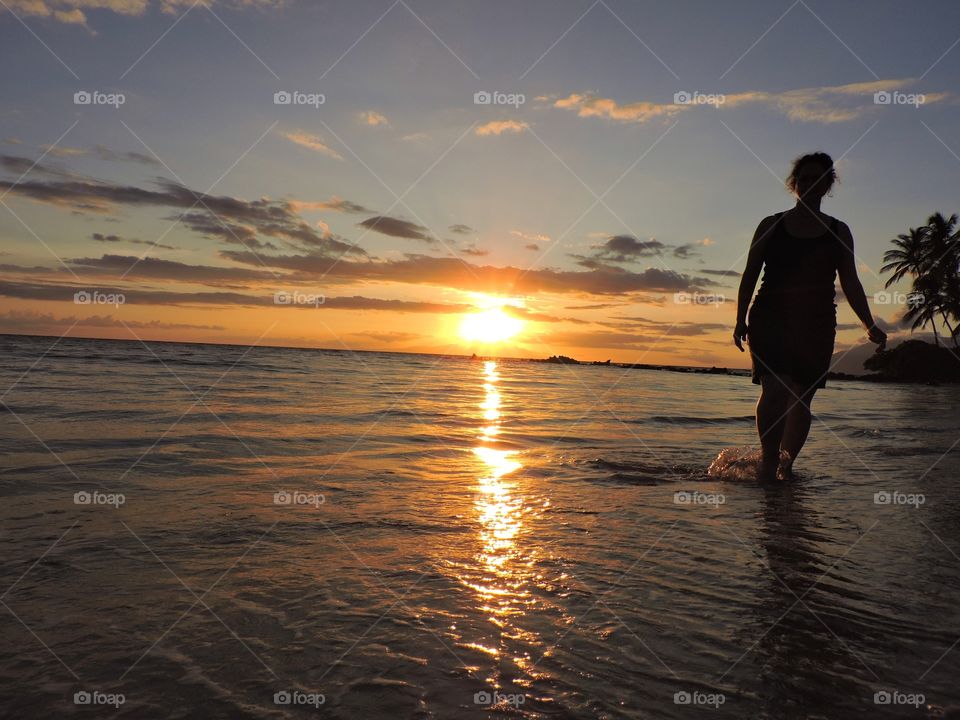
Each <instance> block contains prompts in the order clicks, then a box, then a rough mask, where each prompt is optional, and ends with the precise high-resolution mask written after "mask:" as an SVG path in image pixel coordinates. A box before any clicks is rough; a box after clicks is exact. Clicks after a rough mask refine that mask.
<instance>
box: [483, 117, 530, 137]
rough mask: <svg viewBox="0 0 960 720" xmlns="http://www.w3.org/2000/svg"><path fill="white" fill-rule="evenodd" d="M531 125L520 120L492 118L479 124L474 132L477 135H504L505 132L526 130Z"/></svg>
mask: <svg viewBox="0 0 960 720" xmlns="http://www.w3.org/2000/svg"><path fill="white" fill-rule="evenodd" d="M528 127H530V126H529V125H527V123H525V122H522V121H520V120H491V121H490V122H488V123H484V124H483V125H479V126H477V128H476V129H475V130H474V132H475V133H476V134H477V135H480V136H484V135H503V134H504V133H518V132H523V131H524V130H526V129H527V128H528Z"/></svg>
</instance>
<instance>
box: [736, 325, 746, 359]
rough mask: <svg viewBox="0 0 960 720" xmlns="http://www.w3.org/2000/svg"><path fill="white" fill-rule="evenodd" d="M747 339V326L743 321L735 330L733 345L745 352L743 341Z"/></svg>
mask: <svg viewBox="0 0 960 720" xmlns="http://www.w3.org/2000/svg"><path fill="white" fill-rule="evenodd" d="M746 337H747V324H746V323H745V322H744V321H743V320H741V321H740V322H738V323H737V327H735V328H734V329H733V343H734V345H736V346H737V347H738V348H740V352H744V350H743V341H744V340H745V339H746Z"/></svg>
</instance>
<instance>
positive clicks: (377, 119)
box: [360, 110, 390, 127]
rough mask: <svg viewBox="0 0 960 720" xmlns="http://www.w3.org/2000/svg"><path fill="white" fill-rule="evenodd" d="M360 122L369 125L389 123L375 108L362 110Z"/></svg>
mask: <svg viewBox="0 0 960 720" xmlns="http://www.w3.org/2000/svg"><path fill="white" fill-rule="evenodd" d="M360 122H361V123H363V124H364V125H369V126H371V127H376V126H378V125H389V124H390V122H389V121H388V120H387V116H386V115H383V114H382V113H378V112H377V111H376V110H364V111H363V112H362V113H360Z"/></svg>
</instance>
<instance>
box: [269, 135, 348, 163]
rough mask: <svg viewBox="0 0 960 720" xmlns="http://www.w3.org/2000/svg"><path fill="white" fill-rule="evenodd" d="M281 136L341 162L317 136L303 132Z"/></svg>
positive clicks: (340, 158)
mask: <svg viewBox="0 0 960 720" xmlns="http://www.w3.org/2000/svg"><path fill="white" fill-rule="evenodd" d="M282 135H283V137H285V138H286V139H287V140H289V141H290V142H293V143H296V144H297V145H302V146H303V147H305V148H310V149H311V150H315V151H316V152H318V153H323V154H324V155H328V156H330V157H332V158H333V159H335V160H343V156H341V155H340V153H338V152H337V151H336V150H334V149H333V148H332V147H330V146H329V145H327V144H326V143H325V142H323V138H321V137H320V136H318V135H313V134H312V133H308V132H305V131H303V130H294V131H291V132H284V133H282Z"/></svg>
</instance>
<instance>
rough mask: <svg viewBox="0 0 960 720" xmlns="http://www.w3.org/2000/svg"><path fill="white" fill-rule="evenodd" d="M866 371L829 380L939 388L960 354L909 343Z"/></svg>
mask: <svg viewBox="0 0 960 720" xmlns="http://www.w3.org/2000/svg"><path fill="white" fill-rule="evenodd" d="M530 362H540V363H553V364H555V365H602V366H604V367H618V368H631V369H639V370H666V371H669V372H680V373H697V374H703V375H734V376H737V377H750V371H749V370H744V369H741V368H725V367H716V366H713V367H689V366H684V365H650V364H645V363H615V362H611V361H610V360H607V361H606V362H599V361H593V362H588V361H580V360H575V359H574V358H572V357H567V356H566V355H551V356H550V357H548V358H545V359H533V360H530ZM864 368H865V369H866V370H868V371H870V374H867V375H853V374H850V373H843V372H830V373H828V374H827V379H828V380H862V381H867V382H880V383H883V382H898V383H922V384H928V385H936V384H940V383H957V382H960V350H957V349H953V348H949V347H945V346H942V345H941V346H938V345H933V344H931V343H928V342H924V341H923V340H906V341H904V342H902V343H900V344H899V345H897V346H896V347H895V348H893V349H892V350H885V351H883V352H880V353H876V354H874V355H873V356H871V357H870V358H869V359H868V360H867V361H866V362H865V363H864Z"/></svg>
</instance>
